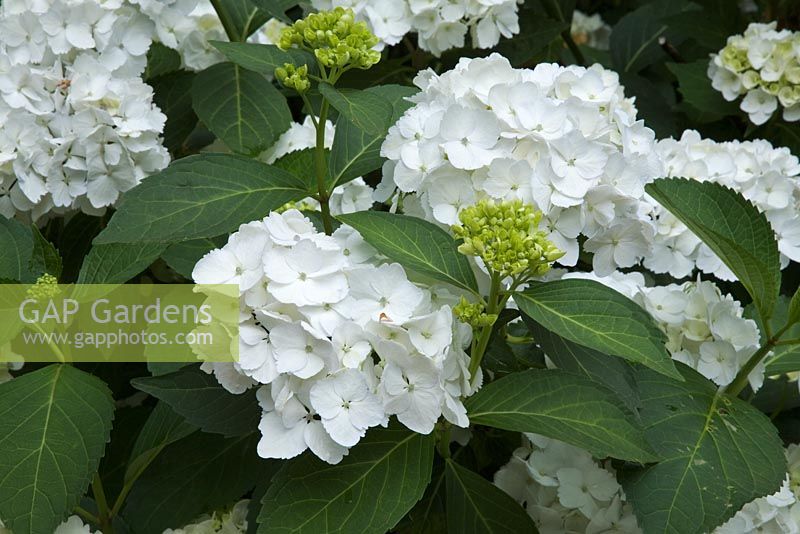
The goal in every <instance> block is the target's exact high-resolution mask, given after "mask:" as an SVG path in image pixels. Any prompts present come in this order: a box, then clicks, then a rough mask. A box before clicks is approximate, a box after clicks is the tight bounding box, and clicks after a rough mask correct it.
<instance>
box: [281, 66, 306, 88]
mask: <svg viewBox="0 0 800 534" xmlns="http://www.w3.org/2000/svg"><path fill="white" fill-rule="evenodd" d="M275 77H276V78H278V81H279V82H281V83H282V84H283V85H285V86H286V87H288V88H289V89H294V90H295V91H297V92H298V93H305V92H306V91H308V90H309V89H310V88H311V82H310V81H308V65H303V66H301V67H296V66H294V65H292V64H291V63H286V64H284V65H283V67H278V68H277V69H275Z"/></svg>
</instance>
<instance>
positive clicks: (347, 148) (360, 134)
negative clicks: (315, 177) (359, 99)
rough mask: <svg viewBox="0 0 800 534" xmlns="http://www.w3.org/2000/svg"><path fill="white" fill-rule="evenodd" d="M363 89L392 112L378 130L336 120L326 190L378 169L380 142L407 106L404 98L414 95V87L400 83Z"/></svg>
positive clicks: (381, 142) (347, 121)
mask: <svg viewBox="0 0 800 534" xmlns="http://www.w3.org/2000/svg"><path fill="white" fill-rule="evenodd" d="M365 92H367V93H371V94H375V95H378V96H380V97H382V98H384V99H385V100H387V101H388V102H389V103H391V105H392V115H391V117H390V118H389V121H387V123H386V124H384V126H385V128H384V129H383V130H382V131H380V132H378V133H368V132H366V131H364V130H362V129H360V128H359V127H358V126H356V125H355V124H354V123H353V122H352V121H351V120H349V119H348V118H346V117H340V118H339V120H338V121H336V135H335V136H334V138H333V149H332V151H331V157H330V165H329V168H330V179H329V181H328V190H329V191H330V190H333V188H334V187H336V186H337V185H341V184H343V183H346V182H349V181H351V180H354V179H356V178H358V177H359V176H364V175H366V174H367V173H369V172H372V171H374V170H375V169H379V168H380V167H381V165H383V158H382V157H381V144H383V140H384V138H385V137H386V133H387V132H388V131H389V128H390V127H391V125H392V124H394V123H396V122H397V121H398V120H399V119H400V117H402V116H403V113H405V112H406V110H407V109H409V108H410V107H411V102H409V101H407V100H406V98H408V97H410V96H412V95H414V94H416V93H417V92H418V90H417V89H416V88H415V87H405V86H402V85H379V86H378V87H372V88H370V89H367V90H366V91H365Z"/></svg>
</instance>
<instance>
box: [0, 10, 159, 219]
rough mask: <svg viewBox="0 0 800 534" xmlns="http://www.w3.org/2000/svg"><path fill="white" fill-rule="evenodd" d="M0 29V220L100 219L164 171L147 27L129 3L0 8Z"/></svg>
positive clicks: (148, 23)
mask: <svg viewBox="0 0 800 534" xmlns="http://www.w3.org/2000/svg"><path fill="white" fill-rule="evenodd" d="M0 28H2V30H1V31H0V121H2V123H3V125H4V126H3V128H2V130H0V214H2V215H4V216H6V217H13V216H15V215H17V214H28V216H29V218H31V219H34V220H35V219H38V218H39V217H41V216H42V215H44V214H46V213H48V212H50V211H54V212H65V211H68V210H76V209H80V210H83V211H85V212H87V213H92V214H96V213H101V212H102V211H103V210H104V209H105V208H106V207H107V206H110V205H112V204H114V202H115V201H116V200H117V198H118V197H119V195H120V193H122V192H124V191H127V190H129V189H131V188H132V187H134V186H136V185H137V184H138V183H139V182H140V181H141V180H142V179H143V178H145V177H146V176H148V175H149V174H152V173H154V172H157V171H159V170H161V169H163V168H164V167H166V166H167V164H168V163H169V154H168V153H167V150H166V149H165V148H164V147H163V146H162V144H161V138H160V134H161V132H162V131H163V128H164V123H165V122H166V117H165V116H164V115H163V114H162V113H161V111H160V110H159V109H158V107H156V106H155V105H154V104H153V90H152V89H151V88H150V87H149V86H148V85H147V84H145V83H144V82H143V81H142V79H141V73H142V72H143V70H144V67H145V62H146V53H147V50H148V48H149V46H150V43H151V41H152V38H153V25H152V23H151V22H150V21H149V20H148V19H147V18H146V17H144V16H143V15H141V13H139V12H138V11H137V10H136V9H135V8H134V7H132V6H131V5H130V4H129V3H128V2H123V1H119V2H105V3H98V2H95V1H90V0H74V1H72V0H71V1H66V0H45V1H43V2H38V3H33V4H30V5H22V4H18V3H13V2H12V3H8V2H6V3H4V4H3V5H2V7H0Z"/></svg>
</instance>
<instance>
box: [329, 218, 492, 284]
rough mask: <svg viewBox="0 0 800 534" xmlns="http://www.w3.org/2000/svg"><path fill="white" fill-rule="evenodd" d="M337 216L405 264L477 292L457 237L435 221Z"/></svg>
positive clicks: (412, 268) (374, 245) (378, 249)
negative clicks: (434, 222)
mask: <svg viewBox="0 0 800 534" xmlns="http://www.w3.org/2000/svg"><path fill="white" fill-rule="evenodd" d="M337 218H338V219H339V220H340V221H342V222H343V223H344V224H347V225H350V226H352V227H353V228H355V230H356V231H357V232H358V233H359V234H361V236H362V237H363V238H364V240H365V241H366V242H367V243H369V244H370V245H372V246H373V247H375V249H376V250H377V251H378V252H380V253H381V254H383V255H384V256H386V257H387V258H389V259H390V260H392V261H396V262H398V263H400V264H401V265H403V267H406V268H408V269H410V270H412V271H416V272H418V273H420V274H424V275H427V276H430V277H433V278H435V279H436V280H439V281H441V282H447V283H448V284H453V285H454V286H457V287H460V288H463V289H466V290H467V291H472V292H477V291H478V283H477V282H476V281H475V274H474V273H473V272H472V268H471V267H470V265H469V261H468V260H467V257H466V256H464V255H463V254H461V253H460V252H458V246H457V245H456V241H455V239H453V237H452V236H451V235H450V234H448V233H447V232H446V231H444V230H442V229H441V228H439V227H438V226H436V225H435V224H432V223H429V222H428V221H425V220H422V219H418V218H416V217H409V216H407V215H397V214H393V213H386V212H379V211H360V212H358V213H350V214H348V215H339V216H338V217H337Z"/></svg>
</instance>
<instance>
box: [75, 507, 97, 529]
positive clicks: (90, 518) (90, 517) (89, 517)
mask: <svg viewBox="0 0 800 534" xmlns="http://www.w3.org/2000/svg"><path fill="white" fill-rule="evenodd" d="M74 512H75V514H77V515H79V516H80V517H81V518H82V519H83V520H84V521H87V522H89V523H92V524H94V525H97V526H98V527H99V526H100V519H99V518H98V517H97V516H96V515H94V514H92V513H91V512H89V511H88V510H86V509H84V508H81V507H80V506H76V507H75V510H74Z"/></svg>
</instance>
